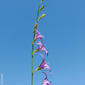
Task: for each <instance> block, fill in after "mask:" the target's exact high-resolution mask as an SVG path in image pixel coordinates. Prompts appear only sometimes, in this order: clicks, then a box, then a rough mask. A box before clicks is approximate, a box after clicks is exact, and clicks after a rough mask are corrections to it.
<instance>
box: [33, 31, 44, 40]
mask: <svg viewBox="0 0 85 85" xmlns="http://www.w3.org/2000/svg"><path fill="white" fill-rule="evenodd" d="M42 38H44V36H43V35H41V34H40V32H39V31H38V30H36V34H35V38H34V41H36V40H37V39H42Z"/></svg>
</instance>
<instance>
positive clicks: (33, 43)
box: [31, 2, 41, 85]
mask: <svg viewBox="0 0 85 85" xmlns="http://www.w3.org/2000/svg"><path fill="white" fill-rule="evenodd" d="M40 4H41V2H40V3H39V6H38V11H37V17H36V23H38V17H39V8H40ZM34 37H35V33H34V34H33V40H34ZM33 51H34V43H32V74H31V75H32V79H31V85H33V57H34V56H33Z"/></svg>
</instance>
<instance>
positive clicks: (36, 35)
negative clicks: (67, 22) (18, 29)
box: [31, 0, 51, 85]
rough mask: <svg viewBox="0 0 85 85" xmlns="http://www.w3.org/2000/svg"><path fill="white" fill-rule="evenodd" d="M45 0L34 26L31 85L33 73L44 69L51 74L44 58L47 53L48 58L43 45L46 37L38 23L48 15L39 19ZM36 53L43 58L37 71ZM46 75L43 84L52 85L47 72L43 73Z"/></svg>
mask: <svg viewBox="0 0 85 85" xmlns="http://www.w3.org/2000/svg"><path fill="white" fill-rule="evenodd" d="M43 1H44V0H41V1H40V4H39V8H38V13H37V20H36V23H35V25H34V29H33V42H32V82H31V85H33V73H34V72H36V71H40V70H43V69H48V70H49V72H51V68H50V66H49V65H48V63H47V62H46V60H45V57H44V56H43V54H42V52H44V53H45V55H46V56H48V51H47V49H46V47H45V45H44V43H43V39H44V36H43V35H42V34H41V33H40V32H39V30H38V29H37V27H38V22H39V21H40V20H41V19H42V18H43V17H44V16H46V14H42V15H41V16H40V17H39V13H40V12H41V11H42V10H43V8H44V5H42V6H41V7H40V5H41V3H42V2H43ZM34 43H35V45H37V48H36V49H34ZM34 53H39V55H40V56H41V57H42V62H41V64H40V65H39V66H38V67H37V68H36V69H35V70H33V56H34ZM42 73H43V74H44V75H45V79H44V81H43V83H42V85H51V82H50V81H49V80H48V78H47V74H46V73H45V72H42Z"/></svg>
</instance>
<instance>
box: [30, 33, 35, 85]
mask: <svg viewBox="0 0 85 85" xmlns="http://www.w3.org/2000/svg"><path fill="white" fill-rule="evenodd" d="M34 37H35V34H33V39H34ZM33 51H34V44H33V43H32V53H33ZM31 85H33V54H32V79H31Z"/></svg>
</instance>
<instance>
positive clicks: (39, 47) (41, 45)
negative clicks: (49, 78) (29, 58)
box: [36, 41, 48, 56]
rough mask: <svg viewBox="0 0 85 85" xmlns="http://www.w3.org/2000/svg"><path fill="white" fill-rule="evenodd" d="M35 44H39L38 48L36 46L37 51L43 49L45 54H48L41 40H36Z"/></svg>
mask: <svg viewBox="0 0 85 85" xmlns="http://www.w3.org/2000/svg"><path fill="white" fill-rule="evenodd" d="M36 44H37V45H39V46H38V48H37V51H45V54H46V55H47V56H48V51H47V50H46V48H45V46H44V44H43V42H42V41H41V42H37V43H36Z"/></svg>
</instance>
